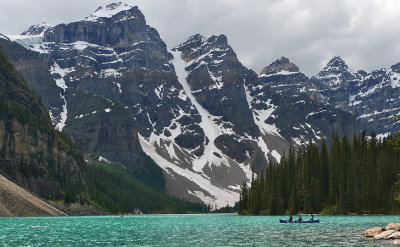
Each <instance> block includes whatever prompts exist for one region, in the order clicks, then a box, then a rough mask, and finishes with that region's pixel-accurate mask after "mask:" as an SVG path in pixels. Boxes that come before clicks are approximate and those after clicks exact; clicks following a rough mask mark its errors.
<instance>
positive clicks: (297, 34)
mask: <svg viewBox="0 0 400 247" xmlns="http://www.w3.org/2000/svg"><path fill="white" fill-rule="evenodd" d="M117 1H119V0H116V1H110V0H68V1H65V0H62V1H61V0H12V1H10V0H0V6H1V9H0V33H3V34H19V33H21V32H22V31H24V30H26V29H27V28H28V27H29V26H30V25H33V24H37V23H40V22H48V23H50V24H59V23H66V22H72V21H77V20H81V19H83V18H84V17H86V16H88V15H90V14H91V13H93V12H94V11H95V10H96V8H97V7H98V6H100V5H104V4H108V3H111V2H117ZM124 2H126V3H128V4H131V5H138V6H139V8H140V9H141V10H142V12H143V13H144V15H145V16H146V20H147V23H148V24H149V25H151V26H153V27H155V28H156V29H157V30H158V31H159V33H160V35H161V38H162V39H163V40H164V41H165V42H166V43H167V45H168V46H169V47H170V48H172V47H173V46H175V45H177V44H179V43H181V42H182V41H185V40H186V39H187V38H188V37H189V36H190V35H192V34H196V33H201V34H203V35H204V36H210V35H212V34H222V33H223V34H226V35H227V36H228V41H229V43H230V45H231V46H232V47H233V49H234V50H235V51H236V53H237V54H238V57H239V59H240V61H241V62H242V63H243V64H244V65H245V66H247V67H249V68H251V69H253V70H255V71H256V72H257V73H258V72H260V71H261V69H262V68H263V67H264V66H265V65H268V64H270V63H271V62H273V61H274V60H276V59H277V58H279V57H281V56H286V57H288V58H289V59H290V60H291V61H292V62H293V63H295V64H297V65H298V66H299V67H300V70H301V71H302V72H304V73H305V74H307V75H309V76H310V75H314V74H316V73H317V72H318V71H320V70H321V69H322V68H323V66H324V65H325V64H326V62H327V61H328V60H329V59H330V58H331V57H333V56H335V55H340V56H341V57H342V58H343V59H344V60H345V61H346V63H347V64H348V65H349V66H350V68H352V69H353V70H359V69H365V70H368V71H370V70H374V69H379V68H382V67H385V68H389V67H390V66H391V65H393V64H395V63H397V62H400V1H399V0H358V1H356V0H247V1H246V0H142V1H138V0H126V1H124Z"/></svg>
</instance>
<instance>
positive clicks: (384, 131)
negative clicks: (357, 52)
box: [310, 57, 400, 137]
mask: <svg viewBox="0 0 400 247" xmlns="http://www.w3.org/2000/svg"><path fill="white" fill-rule="evenodd" d="M399 67H400V65H399V64H396V65H393V66H392V67H391V68H390V69H381V70H375V71H372V72H370V73H367V72H365V71H358V72H354V71H352V70H351V69H349V68H348V66H347V65H346V64H345V62H344V61H343V60H342V59H340V58H339V57H335V58H333V59H332V60H331V61H329V63H328V64H327V66H326V67H325V68H324V69H323V70H322V71H321V72H320V73H318V74H317V75H316V76H315V77H312V78H311V79H310V83H311V84H312V85H313V86H314V87H315V88H317V90H318V92H319V93H320V94H321V96H322V98H323V99H324V100H325V101H326V102H327V103H328V104H330V105H332V106H335V107H338V108H340V109H343V110H345V111H348V112H350V113H352V114H353V115H354V116H355V117H356V119H357V122H358V124H359V126H360V128H361V129H365V130H366V131H367V132H371V131H375V132H376V133H377V134H378V136H379V137H387V136H388V135H390V134H393V133H394V132H397V131H399V130H400V124H398V123H394V122H393V115H394V114H397V113H398V112H399V109H400V105H399V104H400V103H399V101H398V98H399V97H400V83H399V79H400V74H399Z"/></svg>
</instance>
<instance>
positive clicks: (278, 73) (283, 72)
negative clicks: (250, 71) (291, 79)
mask: <svg viewBox="0 0 400 247" xmlns="http://www.w3.org/2000/svg"><path fill="white" fill-rule="evenodd" d="M296 74H300V72H290V71H287V70H281V71H279V72H276V73H273V74H261V75H260V76H259V77H272V76H277V75H296Z"/></svg>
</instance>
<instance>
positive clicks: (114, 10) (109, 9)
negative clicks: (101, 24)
mask: <svg viewBox="0 0 400 247" xmlns="http://www.w3.org/2000/svg"><path fill="white" fill-rule="evenodd" d="M131 8H132V6H130V5H128V4H126V3H123V2H119V3H112V4H108V5H106V6H100V7H99V8H97V10H96V11H95V12H94V13H93V14H91V15H90V16H88V17H86V18H85V21H96V20H97V19H99V18H102V17H103V18H104V17H105V18H111V17H112V16H114V15H116V14H118V13H119V12H121V11H126V10H130V9H131Z"/></svg>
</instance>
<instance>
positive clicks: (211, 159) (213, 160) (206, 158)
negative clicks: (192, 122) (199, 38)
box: [172, 51, 229, 172]
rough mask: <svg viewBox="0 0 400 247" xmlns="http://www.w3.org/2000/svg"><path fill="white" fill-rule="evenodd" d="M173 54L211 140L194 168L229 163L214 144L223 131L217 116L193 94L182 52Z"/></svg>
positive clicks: (183, 81)
mask: <svg viewBox="0 0 400 247" xmlns="http://www.w3.org/2000/svg"><path fill="white" fill-rule="evenodd" d="M172 54H173V55H174V60H173V65H174V67H175V71H176V74H177V76H178V80H179V82H180V83H181V84H182V87H183V89H184V91H185V94H186V95H187V97H188V98H189V99H190V101H191V102H192V104H193V105H194V106H195V108H196V109H197V111H198V112H199V114H200V116H201V122H200V124H199V125H200V127H201V128H202V129H203V130H204V133H205V135H206V137H207V138H208V140H209V142H208V143H207V144H206V145H205V150H204V154H203V155H202V156H201V157H200V158H198V159H195V160H194V161H193V170H194V171H197V172H202V170H203V168H204V167H205V166H206V165H207V164H208V165H209V166H210V167H211V165H216V166H218V165H220V164H225V165H229V161H228V160H227V159H226V157H225V155H224V154H223V153H222V152H221V151H220V150H219V149H218V148H217V147H216V146H215V144H214V141H215V139H216V138H217V137H218V136H219V135H221V134H222V133H223V131H222V130H221V128H220V127H219V126H218V125H217V124H216V123H215V121H214V120H216V119H217V117H215V116H213V115H211V114H210V113H209V112H208V111H207V110H206V109H204V108H203V106H201V105H200V104H199V103H198V102H197V100H196V98H195V97H194V96H193V94H192V91H191V89H190V86H189V84H188V83H187V81H186V77H187V71H186V70H185V67H186V65H187V63H186V62H185V61H183V60H182V59H181V52H177V51H172ZM214 152H217V153H218V154H220V156H221V157H222V160H221V158H218V157H217V156H215V155H214V154H213V153H214Z"/></svg>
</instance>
